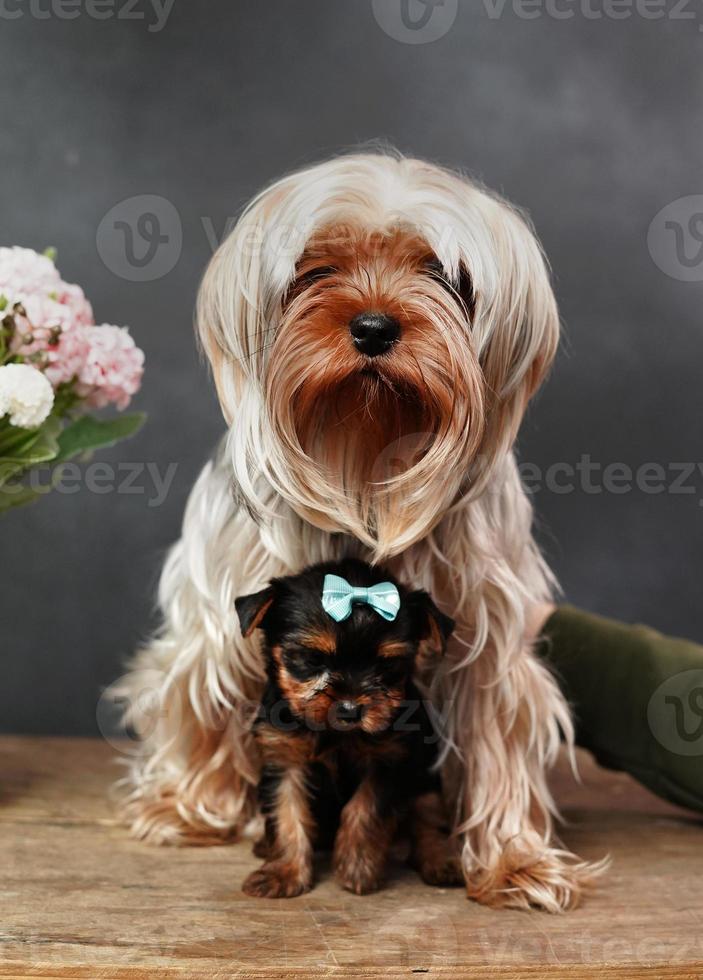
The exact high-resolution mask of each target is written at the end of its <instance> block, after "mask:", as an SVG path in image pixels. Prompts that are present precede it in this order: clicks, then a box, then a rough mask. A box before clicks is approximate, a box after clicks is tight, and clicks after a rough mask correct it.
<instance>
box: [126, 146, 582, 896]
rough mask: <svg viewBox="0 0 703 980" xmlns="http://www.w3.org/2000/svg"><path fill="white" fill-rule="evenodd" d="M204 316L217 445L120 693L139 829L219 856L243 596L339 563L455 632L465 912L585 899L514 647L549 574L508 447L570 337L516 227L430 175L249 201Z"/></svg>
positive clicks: (550, 708) (238, 732)
mask: <svg viewBox="0 0 703 980" xmlns="http://www.w3.org/2000/svg"><path fill="white" fill-rule="evenodd" d="M197 319H198V330H199V334H200V339H201V342H202V345H203V347H204V349H205V352H206V353H207V356H208V358H209V360H210V363H211V365H212V370H213V372H214V377H215V382H216V385H217V390H218V393H219V397H220V401H221V404H222V409H223V412H224V415H225V418H226V420H227V422H228V425H229V433H228V435H227V437H226V439H225V440H224V442H223V444H222V446H221V448H220V450H219V452H218V454H217V456H216V458H215V459H213V460H212V462H210V463H209V464H208V465H207V466H206V467H205V469H204V470H203V472H202V474H201V476H200V478H199V479H198V481H197V483H196V485H195V488H194V489H193V492H192V495H191V497H190V501H189V503H188V507H187V510H186V514H185V520H184V525H183V536H182V538H181V540H180V541H179V542H178V544H176V545H175V547H174V548H173V550H172V551H171V553H170V556H169V558H168V561H167V563H166V567H165V569H164V572H163V577H162V581H161V588H160V601H161V605H162V608H163V615H164V626H163V629H162V631H161V632H160V634H159V636H158V637H157V638H156V639H155V640H154V641H153V642H152V644H151V645H150V646H149V647H148V648H147V649H145V650H144V651H142V653H141V654H140V656H139V658H138V660H137V663H136V665H135V668H134V671H133V673H132V674H131V676H130V679H129V690H128V692H127V693H128V697H129V698H130V700H131V703H132V705H133V706H134V711H133V721H134V723H135V725H136V727H137V728H138V727H139V718H138V717H137V716H138V714H139V711H138V705H139V700H140V692H142V691H143V690H144V688H148V687H153V686H154V683H156V689H157V700H158V706H159V712H158V718H157V719H156V722H155V727H154V729H153V731H151V733H150V735H149V738H148V739H147V740H146V741H145V744H144V751H143V754H142V755H141V756H140V757H139V758H138V759H137V761H136V762H135V763H134V765H133V766H132V769H131V774H130V780H129V782H130V794H129V799H128V801H127V813H128V817H129V820H130V822H131V824H132V827H133V830H134V832H135V833H136V834H138V835H139V836H141V837H144V838H147V839H149V840H152V841H156V842H164V843H191V842H193V843H198V842H200V843H203V842H212V841H216V840H222V839H226V838H230V837H232V836H233V835H234V834H235V833H236V832H238V831H239V830H241V829H242V827H243V826H244V825H245V824H246V823H247V821H249V820H250V819H251V818H252V817H253V816H254V814H255V788H256V785H257V781H258V772H257V765H258V762H257V758H256V751H255V746H254V741H253V738H252V736H251V731H250V716H249V715H248V714H247V712H246V711H245V710H243V707H244V706H245V705H247V704H256V703H258V698H259V696H260V692H261V688H262V684H263V679H264V670H263V664H262V661H261V658H260V655H259V650H258V647H257V642H258V641H257V640H256V637H252V638H250V639H245V638H243V637H242V635H241V633H240V630H239V627H238V620H237V615H236V613H235V608H234V598H235V596H237V595H240V594H242V593H249V592H255V591H256V590H257V589H260V588H262V586H263V585H264V584H265V583H266V582H268V581H269V580H270V579H271V578H272V577H274V576H277V575H281V574H286V573H289V572H292V571H296V570H298V569H300V568H302V567H303V566H304V565H307V564H309V563H312V562H319V561H323V560H328V559H338V558H341V557H342V556H346V555H350V554H351V555H357V556H359V557H362V558H365V559H368V560H371V561H381V560H383V561H384V562H385V563H387V564H389V565H390V567H391V568H392V569H393V570H394V571H395V572H396V573H397V575H398V576H399V577H401V578H402V579H404V580H405V581H407V582H408V583H411V584H412V585H413V586H415V587H418V588H424V589H427V590H428V591H429V592H430V593H431V594H432V595H434V596H435V597H437V598H438V600H439V603H440V605H441V607H442V608H443V610H444V611H445V612H446V613H447V614H448V615H450V616H451V617H453V618H454V619H455V620H456V623H457V629H456V633H455V636H454V637H453V639H452V641H451V643H450V649H449V652H448V655H447V658H446V659H445V661H444V663H443V666H442V667H441V668H440V669H438V670H437V672H436V673H435V674H434V676H433V677H432V678H431V679H430V682H429V693H430V696H431V697H432V699H433V700H434V703H435V705H436V706H437V711H438V713H439V716H440V718H442V719H443V720H444V728H445V730H444V742H443V753H442V766H443V769H442V773H443V780H444V785H445V791H446V794H447V796H448V798H449V800H450V801H451V802H452V804H453V807H454V813H455V825H456V829H457V832H458V833H459V834H461V835H462V840H463V852H462V855H463V867H464V873H465V878H466V884H467V890H468V894H469V895H470V896H471V897H472V898H476V899H478V900H479V901H482V902H485V903H487V904H491V905H513V906H522V907H524V906H527V905H537V906H541V907H543V908H546V909H549V910H552V911H557V910H560V909H564V908H568V907H570V906H572V905H574V904H575V903H576V902H577V901H578V899H579V897H580V894H581V892H582V890H583V887H584V885H585V884H587V883H588V882H589V881H590V879H591V878H592V877H593V875H594V874H595V873H596V872H597V871H598V870H599V868H597V867H594V866H589V865H586V864H584V863H582V862H580V861H578V860H577V859H576V858H575V857H574V856H573V855H571V854H569V853H568V852H565V851H564V850H562V849H559V848H558V846H557V845H556V844H555V841H554V839H553V827H552V824H553V816H554V805H553V802H552V799H551V796H550V793H549V789H548V786H547V779H546V775H547V770H548V768H549V766H550V764H551V763H552V762H553V761H554V758H555V755H556V753H557V749H558V746H559V741H560V733H561V735H563V736H564V737H565V738H566V740H567V742H571V740H572V724H571V720H570V717H569V711H568V708H567V705H566V703H565V702H564V699H563V698H562V696H561V694H560V692H559V690H558V687H557V685H556V683H555V681H554V680H553V678H552V677H551V676H550V674H549V673H548V671H547V670H546V669H545V667H544V666H542V664H541V663H540V662H539V661H538V660H537V658H536V657H535V655H534V654H533V652H532V650H531V649H530V644H529V642H528V641H527V640H526V621H527V619H528V617H529V613H530V610H531V608H532V607H533V605H534V604H536V603H539V602H543V601H545V600H547V599H548V598H549V597H550V590H551V586H552V578H551V575H550V572H549V569H548V568H547V567H546V565H545V563H544V561H543V559H542V558H541V556H540V554H539V552H538V550H537V548H536V546H535V543H534V541H533V538H532V534H531V521H532V511H531V507H530V503H529V502H528V500H527V498H526V496H525V493H524V490H523V488H522V486H521V483H520V479H519V476H518V472H517V469H516V464H515V461H514V457H513V452H512V446H513V441H514V439H515V435H516V433H517V430H518V427H519V425H520V421H521V419H522V416H523V413H524V411H525V407H526V405H527V403H528V401H529V398H530V396H531V395H532V394H533V392H534V391H535V390H536V388H537V387H538V386H539V384H540V382H541V381H542V379H543V377H544V375H545V373H546V371H547V369H548V368H549V366H550V364H551V362H552V358H553V356H554V353H555V349H556V347H557V340H558V333H559V323H558V317H557V310H556V306H555V301H554V296H553V294H552V290H551V287H550V283H549V276H548V272H547V268H546V265H545V261H544V258H543V255H542V253H541V251H540V247H539V245H538V243H537V241H536V240H535V237H534V235H533V233H532V231H531V230H530V227H529V225H528V224H527V223H526V221H525V219H524V218H523V217H521V216H520V214H519V213H517V212H516V211H515V210H514V209H513V208H511V207H510V206H509V205H507V204H506V203H505V202H504V201H502V200H500V199H499V198H497V197H495V196H493V195H491V194H489V193H487V192H486V191H485V190H483V189H482V188H479V187H478V186H476V185H475V184H473V183H471V182H470V181H468V180H466V179H464V178H463V177H461V176H459V175H457V174H454V173H451V172H449V171H447V170H444V169H441V168H439V167H437V166H433V165H431V164H428V163H425V162H422V161H419V160H412V159H402V158H398V157H396V156H392V155H389V154H373V153H369V154H363V155H351V156H343V157H340V158H338V159H333V160H331V161H329V162H327V163H323V164H321V165H319V166H315V167H312V168H310V169H308V170H304V171H301V172H299V173H295V174H293V175H291V176H289V177H285V178H284V179H282V180H280V181H279V182H277V183H276V184H274V185H273V186H272V187H269V188H268V189H267V190H265V191H264V192H263V193H261V194H260V195H259V196H258V197H256V198H255V199H254V200H253V201H252V203H251V204H250V205H249V207H248V208H247V209H246V211H245V212H244V214H243V215H242V217H241V219H240V220H239V222H238V224H237V226H236V227H235V229H234V231H233V232H232V233H231V235H230V236H229V237H228V238H227V239H226V241H225V242H224V244H223V245H222V246H221V247H220V249H219V250H218V252H217V253H216V255H215V256H214V258H213V260H212V262H211V263H210V266H209V268H208V270H207V273H206V275H205V279H204V282H203V284H202V288H201V291H200V297H199V303H198V317H197ZM155 678H156V681H155Z"/></svg>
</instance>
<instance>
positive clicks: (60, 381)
mask: <svg viewBox="0 0 703 980" xmlns="http://www.w3.org/2000/svg"><path fill="white" fill-rule="evenodd" d="M20 366H21V367H23V368H25V370H23V371H20V372H18V371H17V370H16V368H17V367H20ZM11 368H12V369H13V370H12V371H10V370H9V369H11ZM143 371H144V354H143V353H142V351H141V350H140V349H139V348H138V347H137V346H136V345H135V343H134V341H133V339H132V337H131V336H130V334H129V333H128V331H127V329H126V328H125V327H114V326H111V325H109V324H103V325H101V326H98V325H96V323H95V319H94V317H93V310H92V307H91V305H90V303H89V302H88V300H87V299H86V297H85V295H84V293H83V290H82V289H81V288H80V286H76V285H73V284H71V283H66V282H64V281H63V280H62V279H61V276H60V274H59V271H58V269H57V268H56V266H55V265H54V262H53V260H52V257H51V256H50V255H48V254H45V255H40V254H38V253H37V252H34V251H32V249H28V248H17V247H15V248H0V418H2V417H3V416H8V417H9V421H10V424H12V425H15V426H21V427H26V428H33V427H36V426H38V425H41V423H42V422H43V421H44V420H45V419H46V417H47V416H48V415H49V413H50V412H51V409H52V405H53V403H54V398H53V397H51V398H49V397H48V396H49V395H50V394H51V395H52V396H53V394H54V393H55V394H57V395H58V392H59V391H61V394H62V397H63V398H64V399H65V397H66V396H67V395H69V396H70V398H71V400H72V401H73V402H80V403H81V404H82V405H85V406H86V407H88V408H103V407H105V406H106V405H111V404H114V405H116V406H117V407H118V408H119V409H124V408H126V406H127V405H128V404H129V402H130V399H131V397H132V395H134V394H135V392H136V391H138V390H139V386H140V384H141V378H142V374H143ZM35 375H36V377H35ZM47 382H48V384H47ZM13 406H14V407H13ZM42 412H43V413H44V414H43V415H42Z"/></svg>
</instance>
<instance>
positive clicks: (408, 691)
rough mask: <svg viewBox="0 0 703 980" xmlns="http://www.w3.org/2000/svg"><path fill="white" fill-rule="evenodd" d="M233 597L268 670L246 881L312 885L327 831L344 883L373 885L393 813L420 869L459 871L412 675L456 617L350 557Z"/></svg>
mask: <svg viewBox="0 0 703 980" xmlns="http://www.w3.org/2000/svg"><path fill="white" fill-rule="evenodd" d="M340 583H341V592H340V591H339V586H340ZM335 585H336V586H337V587H338V589H337V593H335V589H334V586H335ZM328 586H332V587H331V588H329V587H328ZM345 592H346V594H345ZM323 593H324V594H323ZM236 608H237V613H238V615H239V620H240V623H241V628H242V633H243V634H244V635H245V636H249V635H251V633H252V632H253V631H254V630H255V629H257V628H260V629H261V630H262V632H263V639H264V643H263V651H264V656H265V658H266V665H267V674H268V681H267V684H266V687H265V690H264V693H263V697H262V703H261V708H260V711H259V715H258V717H257V720H256V723H255V728H254V732H255V737H256V740H257V743H258V746H259V749H260V755H261V764H262V770H261V781H260V784H259V798H260V803H261V809H262V813H263V815H264V817H265V836H264V838H263V839H262V840H261V841H260V842H259V843H258V844H257V846H256V848H255V853H256V854H258V856H260V857H265V858H266V861H265V863H264V864H263V865H262V866H261V867H260V868H259V870H258V871H255V872H253V873H252V874H250V875H249V877H248V878H247V879H246V881H245V882H244V886H243V887H244V891H245V892H247V894H249V895H256V896H267V897H270V898H279V897H290V896H294V895H299V894H301V893H302V892H305V891H308V890H309V889H310V888H311V887H312V884H313V850H314V848H315V847H316V846H317V847H320V848H325V847H329V846H330V845H331V844H332V843H333V845H334V868H335V872H336V875H337V878H338V880H339V882H340V884H341V885H342V886H343V887H344V888H347V889H349V890H350V891H352V892H355V893H357V894H364V893H366V892H370V891H374V890H375V889H377V888H379V887H380V885H381V883H382V881H383V875H384V870H385V866H386V862H387V857H388V852H389V849H390V845H391V843H392V841H393V839H394V836H395V834H396V830H397V828H398V827H399V825H400V824H401V823H402V824H407V826H408V828H409V831H410V838H411V860H412V863H413V864H414V866H415V867H416V868H417V869H418V871H419V873H420V875H421V876H422V877H423V879H424V880H425V881H426V882H428V883H429V884H434V885H445V884H454V883H458V882H460V881H461V880H462V879H461V871H460V865H459V861H458V858H457V854H456V849H455V844H454V841H452V840H451V839H450V837H449V835H448V832H447V826H446V819H445V813H444V807H443V804H442V799H441V794H440V782H439V776H438V774H437V773H436V772H435V770H434V768H433V767H434V763H435V762H436V758H437V738H436V734H435V732H434V730H433V727H432V724H431V722H430V718H429V716H428V714H427V711H426V710H425V707H424V704H423V701H422V698H421V696H420V693H419V691H418V690H417V688H416V687H415V685H414V684H413V680H412V677H413V673H414V672H415V670H416V669H421V668H422V667H424V666H427V665H429V664H430V663H431V661H432V660H433V659H434V658H437V657H439V656H440V655H441V654H442V652H443V651H444V649H445V645H446V640H447V638H448V636H449V635H450V633H451V631H452V629H453V626H454V623H453V621H452V620H451V619H449V618H448V617H447V616H445V615H443V614H442V613H441V612H440V611H439V610H438V609H437V607H436V606H435V604H434V602H433V601H432V599H431V598H430V597H429V596H428V595H427V593H425V592H422V591H409V590H408V589H405V588H404V587H403V586H402V585H401V584H400V583H399V582H397V581H395V580H394V579H393V578H392V576H390V575H389V574H388V573H387V572H386V571H384V570H383V569H379V568H371V567H370V566H369V565H366V564H364V563H363V562H359V561H355V560H347V561H344V562H341V563H335V564H324V565H315V566H312V567H310V568H308V569H306V570H305V571H304V572H302V573H301V574H300V575H294V576H288V577H285V578H279V579H275V580H274V581H273V582H272V583H271V584H270V585H269V586H268V588H266V589H264V590H263V591H262V592H258V593H256V594H254V595H247V596H242V597H240V598H238V599H237V600H236Z"/></svg>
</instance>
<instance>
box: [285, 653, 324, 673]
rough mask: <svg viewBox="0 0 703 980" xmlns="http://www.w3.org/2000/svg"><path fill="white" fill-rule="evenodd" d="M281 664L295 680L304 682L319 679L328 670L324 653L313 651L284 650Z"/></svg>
mask: <svg viewBox="0 0 703 980" xmlns="http://www.w3.org/2000/svg"><path fill="white" fill-rule="evenodd" d="M283 664H284V666H285V668H286V670H287V671H288V673H289V674H290V675H291V677H295V679H296V680H300V681H305V680H310V679H311V678H313V677H319V675H320V674H323V673H324V672H325V671H326V670H327V668H328V661H327V657H326V656H325V654H324V653H320V652H319V651H314V650H303V649H301V650H286V652H285V653H284V654H283Z"/></svg>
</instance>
